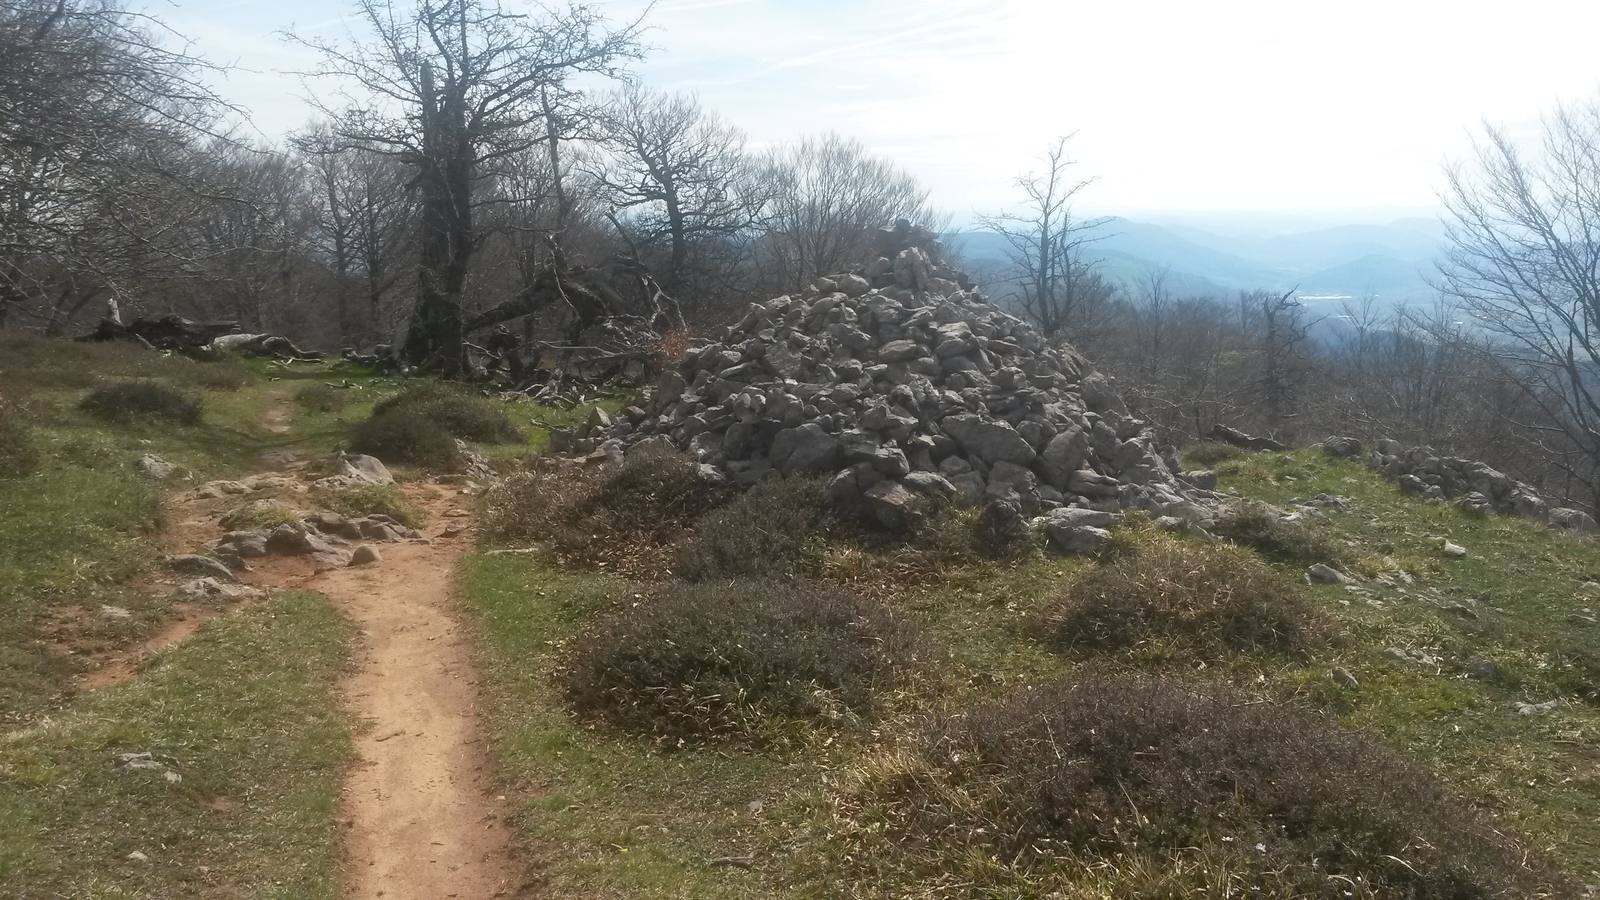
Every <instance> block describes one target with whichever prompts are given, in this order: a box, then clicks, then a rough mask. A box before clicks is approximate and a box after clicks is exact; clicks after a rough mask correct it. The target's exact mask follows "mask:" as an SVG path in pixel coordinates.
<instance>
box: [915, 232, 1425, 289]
mask: <svg viewBox="0 0 1600 900" xmlns="http://www.w3.org/2000/svg"><path fill="white" fill-rule="evenodd" d="M1098 234H1099V235H1100V237H1099V239H1098V240H1096V241H1095V242H1094V243H1093V244H1091V245H1090V249H1089V251H1088V252H1089V254H1090V255H1091V256H1092V257H1094V258H1097V259H1098V260H1099V261H1100V263H1101V266H1102V270H1103V271H1104V272H1105V273H1106V274H1107V276H1109V277H1111V278H1113V279H1115V280H1117V281H1120V282H1122V283H1123V284H1124V285H1125V286H1127V287H1128V288H1129V290H1130V291H1133V292H1134V293H1135V295H1136V294H1137V285H1138V283H1139V282H1140V281H1141V280H1142V279H1143V278H1144V277H1145V275H1146V273H1148V272H1150V271H1152V270H1157V269H1160V268H1162V267H1166V268H1167V269H1169V275H1168V278H1167V285H1168V288H1169V289H1170V290H1172V291H1173V292H1175V293H1177V294H1180V295H1203V294H1209V295H1214V296H1218V297H1228V296H1231V295H1233V294H1234V293H1236V292H1237V291H1240V290H1250V289H1254V288H1264V289H1268V290H1280V291H1281V290H1288V289H1290V288H1295V287H1298V288H1299V290H1300V295H1301V298H1302V299H1303V300H1304V301H1305V302H1307V303H1308V304H1311V305H1323V304H1326V305H1329V306H1334V305H1337V304H1338V303H1340V302H1342V301H1344V300H1347V299H1355V298H1359V297H1361V296H1363V295H1366V294H1372V295H1374V296H1375V297H1376V298H1377V299H1378V301H1379V303H1380V304H1382V305H1384V306H1392V305H1394V304H1397V303H1401V302H1407V301H1410V302H1423V301H1427V300H1428V299H1430V298H1431V297H1432V296H1433V290H1432V289H1431V288H1430V287H1429V286H1428V279H1429V278H1430V277H1431V276H1432V273H1433V271H1434V260H1435V258H1436V257H1437V256H1438V253H1439V248H1440V245H1441V242H1442V240H1443V228H1442V226H1441V225H1440V224H1439V223H1438V222H1437V221H1434V220H1432V219H1422V218H1415V219H1400V220H1397V221H1394V222H1390V223H1388V224H1385V225H1338V226H1333V227H1326V228H1312V229H1308V230H1304V231H1292V232H1285V233H1239V232H1221V231H1211V230H1207V229H1204V228H1201V227H1197V226H1195V225H1193V224H1187V223H1181V224H1180V223H1164V224H1154V223H1151V222H1140V221H1135V220H1132V219H1125V218H1113V219H1111V220H1109V221H1108V222H1107V223H1106V224H1105V225H1104V226H1102V227H1101V228H1100V230H1099V232H1098ZM946 244H947V245H949V246H950V247H951V249H952V250H953V251H954V252H955V253H956V255H957V257H958V258H959V259H961V260H962V262H963V264H965V265H966V266H967V267H968V268H969V269H971V270H972V271H973V272H974V273H978V274H981V273H984V272H986V271H993V270H994V269H995V267H997V266H999V265H1002V264H1004V262H1005V260H1006V255H1005V253H1006V245H1005V242H1004V240H1003V239H1002V238H1001V237H1000V236H999V235H997V234H995V233H993V232H989V231H963V232H956V233H953V234H950V235H947V236H946Z"/></svg>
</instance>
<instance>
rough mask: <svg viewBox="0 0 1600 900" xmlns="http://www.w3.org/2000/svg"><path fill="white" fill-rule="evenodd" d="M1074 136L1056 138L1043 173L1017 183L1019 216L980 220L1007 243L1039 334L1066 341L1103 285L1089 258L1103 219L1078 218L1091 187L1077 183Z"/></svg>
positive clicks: (1021, 293) (1018, 287) (1024, 302)
mask: <svg viewBox="0 0 1600 900" xmlns="http://www.w3.org/2000/svg"><path fill="white" fill-rule="evenodd" d="M1068 140H1070V137H1063V138H1057V139H1056V141H1055V143H1053V144H1051V145H1050V148H1049V150H1048V151H1046V154H1045V160H1046V163H1047V165H1046V168H1045V170H1044V171H1043V172H1029V173H1027V174H1025V175H1022V176H1020V177H1019V178H1017V187H1019V188H1020V189H1021V190H1022V194H1023V196H1024V198H1025V204H1024V207H1023V209H1022V210H1021V211H1019V212H1010V213H1007V212H1002V213H999V214H997V215H993V216H985V217H983V218H982V219H980V222H981V223H982V225H983V227H985V228H987V229H989V230H990V231H993V232H995V233H996V234H998V235H1000V236H1001V237H1002V238H1004V239H1005V242H1006V244H1007V248H1008V249H1007V255H1008V256H1009V257H1010V259H1011V263H1012V266H1013V268H1014V273H1013V275H1012V279H1011V280H1012V284H1013V285H1014V287H1015V290H1016V291H1017V301H1018V303H1019V304H1020V305H1021V307H1022V309H1023V310H1024V311H1025V312H1026V314H1027V315H1028V317H1029V318H1031V319H1033V321H1034V322H1035V323H1036V324H1038V326H1039V330H1040V331H1043V332H1044V333H1045V334H1046V335H1049V336H1051V337H1064V336H1066V335H1067V333H1068V331H1069V329H1070V328H1071V326H1072V325H1073V324H1075V319H1077V318H1079V317H1080V316H1081V314H1082V312H1083V309H1084V307H1085V305H1086V303H1087V302H1089V301H1090V300H1091V299H1092V296H1091V293H1090V289H1092V288H1097V287H1098V286H1099V285H1098V284H1097V283H1096V281H1095V279H1093V278H1092V277H1091V276H1092V275H1093V273H1094V268H1095V262H1094V261H1093V260H1092V259H1091V258H1089V257H1088V256H1087V255H1086V253H1085V248H1086V246H1087V245H1088V244H1089V243H1090V242H1092V241H1094V240H1095V238H1096V229H1098V228H1099V227H1100V226H1101V225H1103V224H1104V223H1105V220H1104V219H1078V218H1076V217H1075V216H1074V215H1073V211H1072V201H1073V200H1074V198H1076V197H1077V195H1078V193H1079V192H1080V191H1082V190H1083V189H1084V188H1085V187H1087V186H1088V185H1089V184H1091V183H1092V179H1082V180H1079V179H1075V178H1073V175H1072V167H1073V165H1075V162H1074V160H1073V159H1072V158H1071V157H1070V156H1068V154H1067V141H1068Z"/></svg>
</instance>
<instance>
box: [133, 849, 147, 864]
mask: <svg viewBox="0 0 1600 900" xmlns="http://www.w3.org/2000/svg"><path fill="white" fill-rule="evenodd" d="M128 858H129V859H131V860H133V861H134V862H149V861H150V857H148V856H146V855H144V853H143V852H141V851H138V850H135V851H133V852H132V853H129V854H128Z"/></svg>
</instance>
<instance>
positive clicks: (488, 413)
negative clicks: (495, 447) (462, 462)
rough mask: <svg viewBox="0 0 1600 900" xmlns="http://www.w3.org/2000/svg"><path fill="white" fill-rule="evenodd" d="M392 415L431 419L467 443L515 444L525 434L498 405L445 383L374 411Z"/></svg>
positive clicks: (426, 386)
mask: <svg viewBox="0 0 1600 900" xmlns="http://www.w3.org/2000/svg"><path fill="white" fill-rule="evenodd" d="M392 413H409V414H412V415H416V416H419V417H421V418H424V419H428V420H429V421H432V422H434V423H435V424H437V425H438V426H439V427H440V428H443V429H444V430H445V431H446V432H448V433H449V434H450V435H451V436H452V437H458V438H461V439H462V440H464V441H478V442H479V443H484V444H514V443H517V442H518V441H521V440H522V433H521V432H519V431H518V430H517V426H516V425H514V424H512V422H511V419H510V417H508V416H507V415H506V413H505V410H503V409H501V408H500V405H499V404H497V403H495V402H494V401H492V400H489V399H488V398H486V397H474V396H472V395H471V394H468V393H467V392H466V390H465V389H464V388H461V387H459V386H457V385H453V384H446V383H444V382H432V383H429V384H424V385H419V386H417V387H414V388H410V389H409V390H406V391H404V392H403V393H400V394H396V395H395V396H393V397H390V398H388V399H386V400H383V401H380V402H379V403H378V404H377V405H376V406H374V407H373V408H372V414H373V416H374V417H377V416H382V415H388V414H392Z"/></svg>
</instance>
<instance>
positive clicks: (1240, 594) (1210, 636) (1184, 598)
mask: <svg viewBox="0 0 1600 900" xmlns="http://www.w3.org/2000/svg"><path fill="white" fill-rule="evenodd" d="M1046 616H1047V619H1046V624H1047V627H1048V631H1049V635H1050V639H1051V641H1052V642H1053V643H1054V644H1055V645H1056V646H1057V647H1059V648H1062V649H1072V650H1096V651H1123V650H1130V649H1134V648H1138V649H1140V650H1141V651H1143V652H1146V653H1148V652H1152V651H1153V652H1155V653H1156V654H1157V655H1168V654H1170V655H1176V656H1181V657H1183V658H1190V659H1202V660H1204V659H1215V658H1218V657H1220V656H1221V655H1223V654H1225V653H1227V652H1230V651H1259V652H1270V653H1284V654H1292V655H1301V654H1304V653H1305V651H1307V650H1308V649H1309V648H1310V647H1312V646H1314V645H1316V644H1318V643H1320V642H1321V633H1322V628H1321V625H1320V621H1319V619H1318V617H1317V615H1316V613H1315V612H1314V611H1313V610H1312V609H1311V607H1310V606H1309V605H1308V604H1307V602H1306V601H1305V600H1304V598H1303V597H1302V595H1301V591H1300V589H1299V586H1298V585H1296V584H1295V583H1293V582H1291V581H1289V580H1288V579H1287V578H1284V577H1283V576H1281V575H1279V574H1278V573H1276V572H1274V571H1272V570H1271V569H1269V568H1268V567H1267V566H1266V565H1265V564H1263V563H1262V562H1261V561H1260V560H1259V559H1256V558H1255V557H1254V556H1251V555H1250V554H1249V553H1247V552H1245V551H1242V550H1239V549H1236V548H1233V547H1218V546H1204V545H1199V544H1193V543H1189V542H1186V541H1180V540H1176V539H1173V538H1166V537H1152V538H1151V539H1149V540H1148V541H1146V542H1145V543H1143V544H1141V545H1139V546H1137V547H1134V548H1131V549H1130V550H1129V551H1128V552H1125V553H1118V554H1114V555H1111V556H1109V557H1107V558H1106V560H1105V561H1104V562H1102V563H1101V564H1100V565H1097V566H1095V567H1094V568H1092V569H1090V570H1088V571H1087V572H1085V573H1084V574H1083V575H1081V576H1079V577H1078V578H1077V579H1075V580H1073V581H1072V582H1071V583H1069V584H1068V585H1067V587H1066V589H1065V590H1064V591H1063V592H1062V594H1061V596H1060V597H1059V598H1058V599H1056V600H1055V601H1054V602H1053V603H1052V604H1051V606H1050V608H1049V611H1048V612H1047V613H1046Z"/></svg>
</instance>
